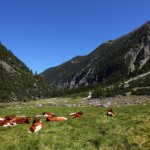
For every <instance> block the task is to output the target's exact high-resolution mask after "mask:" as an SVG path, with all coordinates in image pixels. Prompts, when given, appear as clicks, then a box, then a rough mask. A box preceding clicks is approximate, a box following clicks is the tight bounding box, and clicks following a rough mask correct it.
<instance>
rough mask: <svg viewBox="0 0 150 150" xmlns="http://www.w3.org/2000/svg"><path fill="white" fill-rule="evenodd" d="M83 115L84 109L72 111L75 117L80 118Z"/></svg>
mask: <svg viewBox="0 0 150 150" xmlns="http://www.w3.org/2000/svg"><path fill="white" fill-rule="evenodd" d="M82 115H83V112H82V111H79V112H74V113H71V114H70V116H72V117H73V118H80V117H81V116H82Z"/></svg>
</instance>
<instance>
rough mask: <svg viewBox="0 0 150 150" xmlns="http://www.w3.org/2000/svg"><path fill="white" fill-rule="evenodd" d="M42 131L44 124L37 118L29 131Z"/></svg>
mask: <svg viewBox="0 0 150 150" xmlns="http://www.w3.org/2000/svg"><path fill="white" fill-rule="evenodd" d="M41 129H43V124H42V122H41V120H40V119H39V118H35V119H34V120H33V123H32V125H31V126H30V128H29V131H30V132H38V131H40V130H41Z"/></svg>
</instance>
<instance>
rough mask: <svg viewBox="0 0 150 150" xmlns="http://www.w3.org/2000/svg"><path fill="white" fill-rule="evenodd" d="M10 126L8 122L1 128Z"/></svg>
mask: <svg viewBox="0 0 150 150" xmlns="http://www.w3.org/2000/svg"><path fill="white" fill-rule="evenodd" d="M10 126H11V124H10V123H9V122H8V123H6V124H4V125H3V127H10Z"/></svg>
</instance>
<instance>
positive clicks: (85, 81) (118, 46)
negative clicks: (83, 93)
mask: <svg viewBox="0 0 150 150" xmlns="http://www.w3.org/2000/svg"><path fill="white" fill-rule="evenodd" d="M149 58H150V21H148V22H146V23H145V24H143V25H142V26H141V27H139V28H137V29H136V30H134V31H132V32H131V33H129V34H127V35H124V36H122V37H120V38H118V39H116V40H114V41H111V40H109V41H107V42H105V43H103V44H101V45H100V46H99V47H97V48H96V49H95V50H93V51H92V52H91V53H90V54H88V55H86V56H77V57H74V58H73V59H71V60H69V61H67V62H65V63H63V64H61V65H59V66H56V67H53V68H48V69H46V70H45V71H44V72H42V73H41V76H42V77H43V79H44V80H45V81H46V82H47V83H48V84H49V85H51V86H53V87H61V88H67V89H74V88H77V87H85V86H91V85H97V84H100V83H104V82H105V84H109V85H111V84H114V83H116V82H118V81H124V80H126V79H129V78H131V77H134V76H137V75H139V74H142V73H146V72H148V71H149V70H150V59H149Z"/></svg>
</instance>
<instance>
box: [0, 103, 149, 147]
mask: <svg viewBox="0 0 150 150" xmlns="http://www.w3.org/2000/svg"><path fill="white" fill-rule="evenodd" d="M149 108H150V102H147V103H146V104H145V105H143V104H139V105H135V106H122V107H113V108H112V109H113V110H114V111H115V112H116V113H117V115H116V116H115V117H108V116H106V115H105V113H106V110H107V109H108V108H104V107H48V106H47V107H42V108H37V107H35V106H30V107H28V106H24V107H21V108H20V107H18V106H13V107H9V106H7V107H2V106H1V108H0V116H1V117H4V116H5V115H12V114H15V115H26V116H31V117H33V118H34V116H35V115H37V114H42V112H44V111H49V112H54V113H55V114H56V115H57V116H64V117H67V118H68V120H67V121H66V122H45V118H41V120H42V122H43V125H44V129H43V130H41V131H39V132H37V133H29V132H28V130H29V127H30V125H31V124H27V125H16V126H12V127H7V128H5V127H0V134H1V136H0V150H150V109H149ZM80 110H81V111H83V113H84V115H83V116H82V118H79V119H74V118H71V117H70V116H69V114H70V113H71V112H75V111H80ZM33 118H32V119H31V123H32V120H33Z"/></svg>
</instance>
